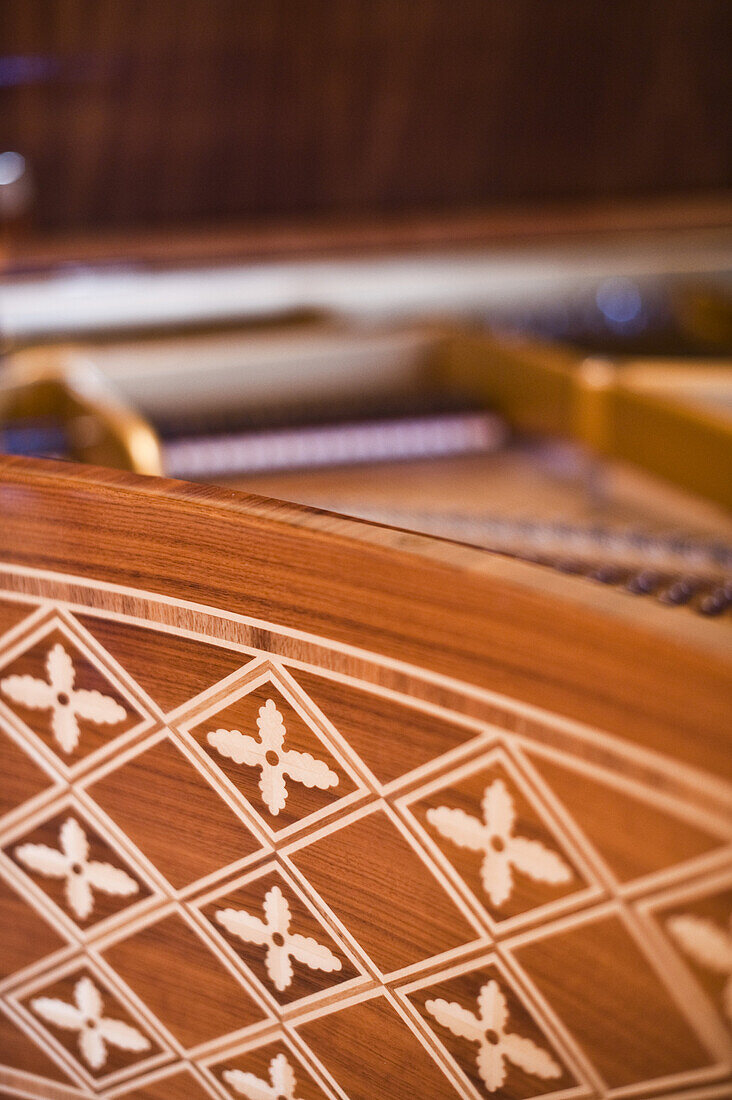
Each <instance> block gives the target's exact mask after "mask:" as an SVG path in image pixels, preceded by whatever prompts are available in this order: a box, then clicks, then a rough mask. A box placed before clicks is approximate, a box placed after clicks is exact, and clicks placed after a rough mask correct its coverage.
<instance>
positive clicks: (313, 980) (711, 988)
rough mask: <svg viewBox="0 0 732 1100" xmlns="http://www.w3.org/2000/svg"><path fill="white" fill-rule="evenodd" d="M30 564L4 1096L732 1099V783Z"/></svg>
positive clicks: (1, 904)
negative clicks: (183, 623)
mask: <svg viewBox="0 0 732 1100" xmlns="http://www.w3.org/2000/svg"><path fill="white" fill-rule="evenodd" d="M6 579H7V580H8V587H7V590H6V591H4V592H3V593H2V596H0V611H2V613H3V617H2V618H1V619H0V625H2V627H3V628H4V633H3V634H2V635H1V636H0V754H1V756H2V762H3V772H4V773H5V775H6V777H7V779H6V781H4V783H3V784H2V786H1V788H0V925H2V927H3V928H4V929H7V931H6V932H5V933H4V935H3V937H2V938H0V1085H3V1086H4V1087H7V1088H8V1089H9V1090H10V1091H9V1093H8V1094H9V1095H16V1094H17V1095H24V1096H38V1097H39V1098H40V1097H44V1098H45V1097H53V1098H63V1100H66V1098H74V1097H87V1096H89V1097H91V1096H103V1097H108V1098H109V1100H112V1097H127V1098H128V1100H137V1098H142V1097H147V1098H150V1100H175V1098H190V1100H199V1098H201V1097H210V1098H213V1100H216V1098H218V1100H225V1098H228V1100H238V1098H242V1097H243V1098H245V1100H373V1098H374V1097H377V1096H378V1097H379V1100H406V1098H410V1100H411V1098H412V1097H414V1098H415V1100H416V1098H419V1100H456V1098H461V1100H487V1098H491V1097H504V1098H508V1100H538V1098H549V1097H552V1098H555V1100H559V1098H560V1097H561V1098H575V1097H576V1100H580V1098H581V1100H590V1098H594V1100H601V1098H602V1100H604V1098H605V1097H614V1096H616V1095H617V1096H618V1097H622V1096H626V1095H627V1096H629V1097H630V1096H633V1097H642V1096H646V1095H648V1096H654V1097H658V1098H660V1097H672V1096H674V1097H676V1096H679V1097H681V1096H683V1097H684V1098H686V1097H687V1096H688V1097H689V1100H691V1098H692V1097H696V1096H697V1095H698V1096H704V1097H705V1098H707V1097H708V1098H709V1100H714V1098H722V1097H724V1096H729V1095H731V1093H730V1091H729V1090H730V1089H732V1075H731V1069H730V1066H731V1064H732V813H729V812H728V811H729V807H730V805H731V804H732V803H731V802H730V792H729V790H728V789H727V788H726V787H725V786H724V784H723V782H722V780H721V779H720V777H719V776H718V775H714V774H711V773H709V774H707V773H705V772H704V771H703V770H697V771H691V770H689V771H686V770H683V769H682V770H681V771H679V769H678V768H677V767H676V762H675V761H674V760H673V759H671V758H670V757H669V758H666V757H664V756H663V754H661V753H658V754H655V755H654V754H652V753H650V752H646V751H641V750H640V749H638V748H636V747H634V746H633V744H632V743H631V742H630V741H629V740H623V739H621V738H619V737H617V736H611V735H609V734H607V733H606V732H605V731H604V730H602V729H599V730H597V729H590V728H589V727H587V728H586V727H583V726H581V725H580V724H579V723H570V722H568V721H565V720H563V719H562V718H561V717H560V716H558V715H554V714H552V713H550V712H548V711H547V712H539V711H538V710H537V709H536V708H528V707H524V706H523V704H522V703H521V702H520V701H519V700H515V699H511V698H508V697H507V698H505V699H503V698H502V697H500V696H498V695H495V694H494V695H492V696H491V697H490V698H488V697H485V698H483V697H481V695H480V693H479V692H477V691H474V690H472V689H469V688H468V687H467V686H466V685H462V684H460V683H458V682H457V681H454V682H450V683H449V684H448V683H447V682H446V681H438V680H437V678H435V677H431V676H430V675H429V674H427V673H425V672H423V671H420V670H419V669H416V668H415V669H413V670H412V671H411V672H410V674H409V676H407V675H406V674H405V672H404V668H403V667H397V665H396V663H395V662H393V661H389V660H387V659H386V658H382V657H380V656H379V655H378V654H376V653H371V654H366V655H362V657H361V658H360V659H359V663H358V664H354V665H353V666H352V668H351V671H350V672H349V671H344V670H343V668H344V666H343V665H342V664H339V663H338V660H336V657H335V656H333V659H332V660H331V659H330V658H329V657H328V654H331V655H336V656H337V653H338V647H337V646H335V645H331V643H330V642H328V640H327V639H326V638H324V639H319V640H318V643H317V645H316V644H315V643H314V642H311V641H308V640H307V639H304V638H302V637H299V636H298V637H296V636H295V635H294V634H293V635H292V638H291V641H292V647H291V650H290V655H289V656H288V655H287V653H284V652H283V647H282V646H280V648H279V650H277V651H275V649H274V648H268V647H266V646H265V645H263V644H261V643H262V642H263V640H264V639H265V632H264V630H263V627H262V624H261V622H257V623H256V624H253V625H251V624H247V623H245V622H244V621H243V619H242V617H236V616H233V615H232V616H230V617H227V615H226V614H225V613H223V612H222V613H215V614H214V613H213V612H211V611H210V609H208V610H207V609H206V608H203V607H201V608H193V607H192V605H191V606H189V607H188V608H187V609H186V614H187V615H189V622H190V624H191V625H190V627H189V628H186V629H182V628H181V627H179V626H174V625H171V623H172V622H173V621H174V618H175V617H174V616H172V611H173V610H174V605H172V604H171V601H166V600H164V599H163V598H162V597H156V596H154V595H152V594H150V593H144V592H133V591H130V592H129V593H127V594H126V596H125V602H124V603H120V602H119V601H117V603H116V604H115V606H114V608H113V606H112V601H111V600H110V601H109V604H108V605H107V604H106V603H105V600H106V599H107V596H108V594H109V593H111V591H112V589H111V586H107V587H106V588H105V586H104V585H101V584H100V585H93V584H88V583H86V582H82V581H79V582H78V584H77V585H76V586H75V587H74V588H73V590H72V589H70V588H69V587H68V586H67V584H66V581H64V582H63V583H61V581H57V579H56V578H54V576H53V574H48V575H47V576H46V578H45V580H44V582H43V585H44V588H43V598H42V599H41V598H38V602H37V603H35V604H34V603H32V602H29V600H28V597H27V596H24V597H23V600H22V601H21V599H19V598H16V596H15V594H14V591H13V585H12V583H10V581H11V580H12V577H11V576H8V577H7V578H6ZM121 607H124V610H120V608H121ZM178 610H179V609H178ZM194 612H195V614H194ZM269 629H271V632H272V633H271V635H269V636H274V634H275V633H277V635H278V637H284V638H287V637H288V634H287V631H286V630H285V629H284V628H282V627H281V626H278V625H277V624H270V627H269ZM598 744H599V745H601V750H600V749H598V748H597V745H598ZM628 822H633V823H634V824H633V828H632V829H629V828H628V827H627V823H628ZM13 1089H16V1092H13ZM18 1090H20V1091H18ZM23 1090H25V1091H23Z"/></svg>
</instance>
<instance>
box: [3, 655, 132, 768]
mask: <svg viewBox="0 0 732 1100" xmlns="http://www.w3.org/2000/svg"><path fill="white" fill-rule="evenodd" d="M46 672H47V674H48V681H46V680H37V679H36V678H35V676H7V677H6V678H5V679H4V680H2V681H0V688H2V690H3V692H4V693H5V695H7V696H8V698H9V699H12V700H13V702H15V703H20V704H22V706H25V707H30V708H31V710H50V711H51V730H52V731H53V736H54V738H55V740H56V741H57V743H58V744H59V745H60V747H61V748H62V749H63V751H64V752H73V751H74V749H75V748H76V746H77V745H78V743H79V722H78V719H79V718H84V719H85V720H86V721H88V722H93V723H94V724H95V725H112V726H116V725H118V723H120V722H121V721H122V720H123V719H124V718H126V717H127V711H126V710H125V709H124V707H122V706H120V705H119V703H117V702H116V701H115V700H114V699H112V698H111V697H110V696H109V695H102V694H101V693H100V692H98V691H85V690H84V689H82V688H75V687H74V681H75V679H76V674H75V671H74V665H73V662H72V660H71V657H69V655H68V653H67V652H66V650H65V649H64V647H63V646H62V645H61V643H60V642H57V643H56V645H54V646H53V648H52V649H50V650H49V652H48V655H47V657H46Z"/></svg>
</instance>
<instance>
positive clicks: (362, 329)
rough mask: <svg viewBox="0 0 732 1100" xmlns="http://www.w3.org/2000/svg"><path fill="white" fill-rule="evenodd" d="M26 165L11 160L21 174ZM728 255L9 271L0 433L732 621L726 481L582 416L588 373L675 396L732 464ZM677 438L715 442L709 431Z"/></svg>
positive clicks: (439, 257) (14, 445) (495, 252)
mask: <svg viewBox="0 0 732 1100" xmlns="http://www.w3.org/2000/svg"><path fill="white" fill-rule="evenodd" d="M0 167H2V166H1V165H0ZM18 167H19V166H18V165H17V164H16V163H15V162H13V163H5V177H4V178H5V180H6V183H7V182H8V180H9V181H10V183H12V184H13V185H17V179H11V177H12V176H13V173H14V172H15V171H16V170H17V169H18ZM21 167H22V166H21ZM21 174H22V173H21ZM4 190H6V188H4V187H0V193H2V192H3V191H4ZM6 206H7V204H6ZM728 245H729V241H728V239H726V236H725V234H717V233H714V232H709V231H707V232H704V231H696V232H694V231H689V232H679V231H677V232H675V233H674V234H672V235H669V236H664V235H663V234H653V233H650V232H649V233H645V234H639V235H633V234H626V235H625V236H624V237H622V238H621V239H620V240H617V239H613V240H607V239H603V238H602V236H600V237H599V238H598V237H597V236H594V237H593V236H591V235H590V236H589V237H583V236H582V235H579V236H575V237H574V238H572V237H569V238H568V239H564V240H559V241H557V240H552V241H542V240H537V241H535V242H533V243H523V244H521V245H515V246H492V247H490V248H478V247H475V246H474V245H473V246H471V247H469V248H463V249H459V248H456V249H454V250H445V249H444V248H442V249H438V250H435V251H433V252H429V251H424V252H422V253H420V254H419V255H415V254H414V253H411V252H409V251H404V252H402V253H398V252H397V253H396V254H391V255H390V254H387V255H379V254H377V255H376V256H372V255H362V256H360V257H357V258H343V257H336V258H333V257H328V258H325V259H323V258H317V257H316V258H315V259H311V258H305V259H296V260H281V259H275V260H263V261H253V262H249V263H246V264H241V263H240V264H231V263H229V264H225V263H221V262H219V263H211V264H207V265H201V266H189V267H183V268H180V267H179V268H172V269H171V268H169V267H167V266H166V265H163V267H162V269H155V267H154V265H149V264H148V265H144V264H140V265H137V264H135V263H134V261H127V262H125V263H124V264H119V263H116V264H111V265H110V264H106V265H105V264H99V263H94V264H89V265H87V266H85V265H78V266H77V265H61V266H60V267H59V266H58V265H57V266H55V267H52V268H51V269H50V270H40V271H39V270H30V271H29V272H18V271H16V272H8V273H6V274H5V275H4V277H3V278H2V281H1V282H0V336H1V338H2V342H3V350H4V352H5V363H6V365H5V368H4V371H3V375H2V389H1V390H0V448H2V449H3V450H5V451H8V452H11V453H25V454H34V455H52V456H56V457H73V458H75V459H79V458H81V459H85V460H87V461H95V462H101V463H102V464H111V465H122V466H125V465H126V466H129V467H131V468H133V469H135V468H136V469H138V470H139V471H141V472H149V473H160V472H162V473H164V474H166V475H168V476H171V477H180V478H184V479H187V480H198V481H209V482H216V483H219V484H226V485H230V486H232V487H236V488H241V489H244V490H246V491H251V492H258V493H263V494H266V495H270V496H274V497H281V498H285V499H291V500H295V501H297V502H300V503H304V504H309V505H312V506H315V507H318V508H324V509H327V510H332V511H337V512H343V513H347V514H349V515H352V516H357V517H362V518H365V519H369V520H372V521H376V522H381V523H385V524H389V525H392V526H397V527H402V528H406V529H410V530H417V531H422V532H425V533H429V534H433V535H438V536H441V537H444V538H448V539H454V540H458V541H461V542H468V543H471V544H473V545H478V546H482V547H486V548H488V549H491V550H493V551H497V552H499V553H503V554H509V555H511V556H514V557H519V558H523V559H526V560H530V561H533V562H537V563H539V564H543V565H548V566H550V567H552V568H555V569H560V570H562V571H564V572H570V573H576V574H578V575H582V576H585V577H589V578H591V579H593V580H595V581H597V582H601V583H605V584H613V585H618V586H621V587H623V588H625V589H626V590H627V591H628V592H629V593H633V594H636V595H642V594H645V595H649V596H653V597H655V598H658V599H660V600H661V601H663V602H665V603H667V604H668V605H670V606H686V607H690V608H693V609H694V610H696V611H698V612H700V613H703V614H705V615H719V614H722V613H724V612H725V611H727V610H728V609H729V608H730V607H732V521H730V519H729V516H728V514H727V513H726V512H725V509H724V507H723V505H724V504H725V503H729V496H730V480H731V479H730V473H731V472H732V471H730V469H729V467H728V468H727V469H726V470H725V469H716V470H710V469H705V470H701V471H699V470H698V469H697V471H696V473H695V474H694V475H693V476H692V478H691V486H690V485H689V484H686V485H685V487H681V486H678V485H677V486H673V485H670V484H668V482H667V481H663V480H660V479H659V478H658V477H656V476H653V475H652V474H650V473H648V472H644V471H642V470H641V469H637V468H634V467H633V465H632V458H633V456H632V455H631V463H628V461H627V460H626V459H627V455H623V456H622V459H623V460H622V461H617V458H616V457H614V456H613V455H612V453H611V454H610V457H607V456H606V455H603V454H602V451H603V448H602V446H600V447H599V448H598V447H595V448H593V447H589V448H588V447H587V446H586V445H585V444H586V443H587V441H588V439H587V432H586V431H585V430H584V427H583V417H584V419H585V420H586V419H587V416H589V417H590V421H589V441H590V443H595V442H597V440H596V439H594V438H593V433H594V434H595V435H597V432H598V431H599V428H598V425H597V424H595V423H594V422H593V420H592V418H593V416H594V417H595V419H597V415H598V414H597V412H596V411H595V412H593V408H594V406H592V405H591V404H589V405H587V408H585V406H584V404H583V406H582V411H581V412H578V410H577V409H574V406H573V405H572V403H573V402H574V403H575V404H576V402H577V400H578V396H577V392H579V391H577V392H575V390H574V389H573V387H574V386H575V379H579V384H580V386H581V387H582V388H581V393H582V394H585V395H586V393H587V392H588V388H587V385H586V382H587V380H588V379H589V393H590V395H591V394H592V392H593V389H594V387H595V381H594V379H593V372H594V373H595V374H597V376H598V378H599V379H600V386H599V388H600V390H604V389H606V386H607V379H605V378H604V375H605V374H608V375H609V377H610V386H611V387H612V385H614V380H615V379H616V378H621V379H622V378H628V377H632V378H634V383H633V385H634V387H635V391H636V392H635V394H634V397H636V396H637V393H638V392H640V391H643V390H646V391H648V392H649V393H651V394H653V393H654V391H657V394H659V395H660V397H661V399H662V400H665V399H666V398H667V397H668V395H669V393H671V395H672V396H674V389H676V390H677V391H678V392H677V393H676V395H675V396H676V397H677V398H678V397H679V396H680V397H681V399H682V401H683V403H684V405H685V409H686V415H687V419H688V418H689V417H690V418H691V422H692V423H693V421H694V419H695V418H696V417H697V416H698V417H699V418H701V420H703V421H705V422H706V424H707V427H708V425H709V420H710V418H711V420H712V421H713V422H714V423H713V428H714V432H713V434H714V433H716V434H717V435H721V437H722V438H723V439H726V449H725V447H723V448H722V450H721V452H719V453H721V454H722V455H723V456H724V455H725V454H726V455H727V458H729V453H730V452H729V439H730V432H731V431H732V416H731V415H730V414H731V410H732V367H731V365H730V361H731V359H732V283H731V282H730V272H729V268H728V257H729V247H728ZM527 338H528V340H529V344H528V345H527V348H528V349H529V351H528V361H529V362H530V361H531V357H532V355H533V356H534V358H535V359H536V355H538V356H539V359H541V357H542V356H548V358H547V359H546V364H545V363H544V362H542V363H541V364H540V373H539V374H538V375H537V374H536V373H534V374H532V373H531V370H529V373H528V374H525V373H524V368H525V364H526V361H527V360H526V357H525V355H524V350H523V348H524V345H523V343H522V341H523V340H526V339H527ZM461 340H463V341H464V342H465V341H466V342H467V343H466V347H467V348H468V352H467V353H465V354H466V355H467V358H468V360H469V359H470V355H471V354H473V357H474V356H475V352H474V351H473V352H470V346H471V341H472V343H473V345H475V342H476V341H477V346H478V348H479V349H480V351H479V355H478V366H477V368H475V369H473V368H471V367H466V366H465V364H464V363H463V361H462V360H463V356H464V353H463V351H462V350H461V343H460V341H461ZM483 340H485V345H484V346H483V345H481V341H483ZM537 349H538V350H537ZM555 355H556V356H557V363H558V364H559V367H558V370H559V374H561V375H562V379H559V380H557V378H554V382H552V381H551V379H552V376H553V375H554V374H556V370H555V367H556V364H555V363H554V362H553V357H554V356H555ZM456 356H457V359H459V360H460V362H459V363H458V365H457V368H456V369H453V368H454V367H455V362H456ZM491 357H493V359H492V358H491ZM494 360H495V361H494ZM489 361H490V365H489V366H486V363H487V362H489ZM537 362H538V360H537ZM567 363H570V366H569V368H568V369H565V368H566V364H567ZM654 363H655V364H657V365H656V366H654V365H653V364H654ZM684 364H686V367H684ZM534 365H536V364H534ZM588 369H589V374H588ZM484 372H485V377H483V376H482V375H483V373H484ZM545 372H546V377H547V378H548V379H549V381H548V383H547V384H549V385H550V391H548V394H547V400H548V405H549V406H552V405H557V402H558V403H559V405H560V406H561V408H554V410H553V412H552V411H551V410H550V414H549V418H548V421H547V424H546V425H544V423H543V421H542V416H541V415H540V416H539V420H538V422H536V423H535V421H536V416H535V415H534V413H533V412H532V404H535V403H536V401H535V398H536V395H535V394H534V395H533V397H532V388H533V387H534V384H535V382H536V380H537V378H538V379H539V383H538V384H539V386H540V387H541V386H543V385H544V384H545V378H544V374H545ZM583 373H584V376H585V377H584V378H583ZM565 376H566V377H565ZM567 377H571V381H570V382H569V386H570V389H572V392H571V393H565V392H564V391H563V389H562V387H563V386H565V382H566V378H567ZM486 379H487V381H486ZM466 381H467V384H466ZM555 383H556V386H558V387H559V389H558V390H556V392H555V389H551V387H552V386H553V385H554V384H555ZM492 384H494V388H493V389H492V388H491V386H492ZM495 386H497V389H496V388H495ZM567 401H569V406H567ZM583 401H584V397H583ZM588 409H589V412H588V411H587V410H588ZM525 410H527V411H525ZM568 410H569V412H568ZM607 415H611V414H608V413H607V411H603V413H602V416H603V417H606V416H607ZM552 417H553V418H554V421H555V422H554V423H552V422H551V421H552ZM585 427H586V425H585ZM545 428H546V429H547V430H545ZM604 428H605V429H606V428H607V425H604ZM650 430H651V431H652V430H653V428H652V427H651V429H650ZM112 436H116V444H113V445H111V446H110V445H108V444H110V439H111V437H112ZM715 438H716V437H715ZM133 439H136V440H137V442H136V444H135V445H134V446H133V444H132V443H131V440H133ZM717 442H718V440H717ZM135 446H136V447H137V448H138V456H139V457H138V458H137V459H136V458H135V457H134V454H133V452H134V449H135ZM678 446H679V448H680V449H681V450H683V449H684V448H686V447H692V448H695V447H697V437H696V436H695V435H694V431H693V428H692V432H691V435H690V436H689V438H688V439H685V438H680V439H679V441H678ZM702 450H703V448H702ZM598 451H599V452H600V453H599V454H598V453H597V452H598ZM593 452H594V453H593ZM638 460H639V463H640V465H641V466H643V465H648V463H647V462H646V461H645V456H644V455H639V458H638ZM685 461H688V464H689V466H690V467H698V466H699V464H700V463H704V462H706V463H707V465H708V464H709V463H708V459H705V458H704V455H703V454H699V455H697V454H694V453H692V451H690V452H689V454H688V455H687V458H686V460H685ZM672 465H673V464H672ZM651 468H653V462H651ZM657 472H658V471H657V470H656V473H657ZM662 472H665V471H662ZM671 478H672V480H673V474H672V475H671ZM682 482H683V479H682ZM690 488H691V491H690ZM705 496H706V497H707V498H709V497H711V498H712V499H711V500H709V499H704V497H705Z"/></svg>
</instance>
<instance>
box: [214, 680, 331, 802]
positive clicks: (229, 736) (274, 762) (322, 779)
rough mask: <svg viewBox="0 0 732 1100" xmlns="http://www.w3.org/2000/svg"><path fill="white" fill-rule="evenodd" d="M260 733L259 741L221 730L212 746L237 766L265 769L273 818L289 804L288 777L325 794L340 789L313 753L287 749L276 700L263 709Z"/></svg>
mask: <svg viewBox="0 0 732 1100" xmlns="http://www.w3.org/2000/svg"><path fill="white" fill-rule="evenodd" d="M257 729H258V730H259V741H255V739H254V738H253V737H249V736H248V735H246V734H244V733H240V732H239V730H226V729H218V730H214V731H212V732H211V733H209V734H208V742H209V744H210V745H213V747H214V748H215V749H218V751H219V752H220V753H221V755H222V756H226V757H228V758H229V759H230V760H233V761H234V763H235V764H246V765H247V767H249V768H261V775H260V777H259V789H260V791H261V792H262V798H263V800H264V802H265V805H266V806H267V809H268V810H269V812H270V813H271V814H274V815H276V814H278V813H279V812H280V810H282V809H284V806H285V803H286V802H287V784H286V783H285V776H286V775H287V776H289V777H290V779H294V781H295V782H296V783H302V784H303V786H305V787H317V788H318V790H321V791H326V790H327V789H328V788H329V787H337V786H338V776H337V775H336V773H335V772H334V771H331V769H330V768H329V767H328V765H327V764H326V763H325V761H324V760H316V759H315V757H314V756H311V755H310V753H309V752H296V751H295V750H294V749H286V748H284V747H283V746H284V742H285V737H286V734H287V730H286V729H285V723H284V719H283V718H282V715H281V714H280V712H279V710H278V709H277V707H276V705H275V702H274V700H273V699H268V700H267V702H266V703H265V704H264V706H263V707H260V708H259V717H258V718H257Z"/></svg>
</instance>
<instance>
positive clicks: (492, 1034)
mask: <svg viewBox="0 0 732 1100" xmlns="http://www.w3.org/2000/svg"><path fill="white" fill-rule="evenodd" d="M425 1007H426V1009H427V1011H428V1012H429V1013H430V1014H431V1015H432V1016H434V1017H435V1019H436V1020H437V1022H438V1023H440V1024H442V1026H443V1027H446V1028H448V1030H450V1031H451V1032H452V1034H453V1035H456V1036H458V1037H459V1038H463V1039H469V1040H470V1041H471V1042H473V1043H477V1044H478V1057H477V1065H478V1072H479V1073H480V1076H481V1078H482V1080H483V1081H484V1082H485V1086H486V1088H487V1089H488V1091H489V1092H495V1091H496V1089H499V1088H500V1087H501V1085H502V1084H503V1083H504V1082H505V1080H506V1076H507V1074H508V1070H507V1067H506V1062H512V1063H513V1064H514V1065H515V1066H518V1068H519V1069H522V1070H524V1072H525V1073H530V1074H532V1075H533V1076H534V1077H541V1078H544V1079H549V1078H555V1077H561V1075H562V1069H561V1067H560V1066H558V1065H557V1063H556V1062H555V1061H554V1059H553V1058H552V1057H551V1055H550V1054H548V1053H547V1051H545V1050H543V1049H542V1048H541V1047H539V1046H537V1045H536V1043H534V1042H533V1041H532V1040H531V1039H525V1038H524V1037H523V1036H521V1035H517V1034H516V1033H515V1032H511V1031H506V1025H507V1023H508V1015H509V1013H508V1006H507V1004H506V998H505V997H504V995H503V993H502V992H501V988H500V986H499V985H498V982H496V981H494V980H493V979H491V980H490V981H489V982H487V983H486V985H484V986H483V988H482V989H481V991H480V993H479V994H478V1015H477V1016H476V1015H475V1013H474V1012H469V1011H468V1009H466V1008H463V1006H462V1005H460V1004H458V1003H457V1002H456V1001H445V1000H443V999H442V998H440V999H439V1000H436V1001H427V1004H426V1006H425Z"/></svg>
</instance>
